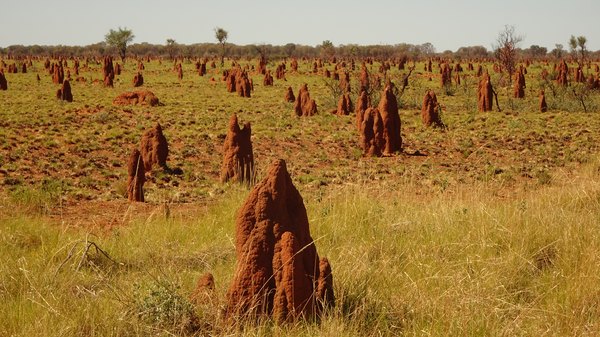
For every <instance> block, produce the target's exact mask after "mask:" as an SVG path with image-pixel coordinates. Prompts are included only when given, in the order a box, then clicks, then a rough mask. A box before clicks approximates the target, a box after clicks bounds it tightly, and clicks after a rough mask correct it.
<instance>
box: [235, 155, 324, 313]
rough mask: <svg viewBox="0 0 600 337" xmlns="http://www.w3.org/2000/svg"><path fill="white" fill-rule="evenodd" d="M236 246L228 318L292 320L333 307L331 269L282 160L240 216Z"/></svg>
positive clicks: (237, 220)
mask: <svg viewBox="0 0 600 337" xmlns="http://www.w3.org/2000/svg"><path fill="white" fill-rule="evenodd" d="M235 247H236V257H237V267H236V272H235V274H234V278H233V281H232V283H231V286H230V287H229V291H228V292H227V307H226V314H227V315H228V316H234V317H239V318H251V317H260V316H272V317H273V318H274V319H275V320H277V321H279V322H283V321H293V320H295V319H298V318H311V317H316V316H319V315H320V314H321V313H322V310H323V308H325V307H330V306H333V305H334V294H333V278H332V274H331V266H330V265H329V262H328V261H327V259H319V256H318V254H317V249H316V247H315V244H314V241H313V239H312V238H311V236H310V230H309V224H308V216H307V213H306V208H305V207H304V202H303V200H302V196H301V195H300V193H299V192H298V190H297V189H296V187H295V186H294V184H293V183H292V179H291V178H290V175H289V173H288V171H287V167H286V164H285V162H284V161H283V160H278V161H275V162H274V163H273V164H272V165H271V167H270V169H269V172H268V175H267V177H266V178H265V179H264V180H263V181H261V182H260V183H258V184H257V185H256V186H255V187H254V188H253V189H252V191H251V192H250V195H249V196H248V198H247V199H246V202H245V203H244V205H243V206H242V208H241V209H240V211H239V212H238V215H237V219H236V245H235Z"/></svg>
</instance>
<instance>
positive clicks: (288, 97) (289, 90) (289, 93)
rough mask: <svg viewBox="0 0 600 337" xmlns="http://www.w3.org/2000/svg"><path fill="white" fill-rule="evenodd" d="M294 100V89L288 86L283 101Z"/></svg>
mask: <svg viewBox="0 0 600 337" xmlns="http://www.w3.org/2000/svg"><path fill="white" fill-rule="evenodd" d="M295 100H296V96H294V90H292V87H288V88H287V91H286V93H285V101H286V102H288V103H294V101H295Z"/></svg>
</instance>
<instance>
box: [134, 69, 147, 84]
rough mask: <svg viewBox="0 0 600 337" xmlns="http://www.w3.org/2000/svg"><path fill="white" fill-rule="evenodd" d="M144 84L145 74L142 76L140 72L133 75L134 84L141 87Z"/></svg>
mask: <svg viewBox="0 0 600 337" xmlns="http://www.w3.org/2000/svg"><path fill="white" fill-rule="evenodd" d="M142 85H144V76H142V73H140V72H138V73H137V74H135V76H133V86H134V87H141V86H142Z"/></svg>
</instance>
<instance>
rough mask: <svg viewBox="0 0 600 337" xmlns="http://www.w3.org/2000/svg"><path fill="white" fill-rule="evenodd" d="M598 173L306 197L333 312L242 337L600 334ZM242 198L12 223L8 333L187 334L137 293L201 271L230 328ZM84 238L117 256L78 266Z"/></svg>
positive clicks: (6, 229)
mask: <svg viewBox="0 0 600 337" xmlns="http://www.w3.org/2000/svg"><path fill="white" fill-rule="evenodd" d="M598 167H600V165H599V164H598V162H595V163H594V164H590V165H588V166H586V168H585V169H584V170H582V171H581V172H579V173H580V174H579V176H578V177H577V178H576V179H575V180H574V181H570V182H569V184H565V185H564V186H556V185H554V186H547V187H540V188H538V189H536V190H535V191H531V192H522V193H519V194H517V195H514V196H513V197H512V198H510V199H505V198H501V197H495V196H493V193H492V191H490V190H488V189H487V188H486V187H485V186H486V185H485V184H482V185H472V186H470V187H465V188H460V189H454V190H447V191H444V192H440V194H439V195H436V196H433V197H415V195H414V193H411V192H410V189H409V188H407V189H406V190H396V191H392V190H387V189H383V188H381V186H376V187H373V186H369V185H364V186H347V187H344V188H340V189H337V190H335V191H331V192H326V193H324V194H323V195H321V196H319V197H318V198H316V196H315V195H312V194H309V195H308V197H307V196H306V195H305V202H306V203H307V210H308V215H309V219H310V223H311V231H312V236H313V238H314V239H315V241H316V244H317V247H318V251H319V254H320V255H322V256H327V257H328V258H329V260H330V261H331V264H332V267H333V272H334V284H335V292H336V297H337V305H336V307H335V308H334V309H332V310H331V312H328V313H327V314H326V316H325V317H324V319H323V321H322V322H321V323H320V324H318V325H317V324H314V323H297V324H294V325H291V326H277V325H274V324H273V323H269V322H265V323H263V324H262V325H261V326H258V327H252V326H249V327H246V328H245V329H246V330H245V334H247V335H256V336H258V335H264V334H265V333H268V334H275V335H286V336H288V335H289V336H314V335H319V336H321V335H325V336H327V335H348V336H378V335H422V334H430V335H436V336H443V335H467V336H489V335H530V336H539V335H544V334H551V335H572V334H576V335H580V334H586V333H593V331H597V329H598V327H599V324H600V320H599V319H598V317H599V314H600V312H599V310H600V309H599V308H600V307H598V300H597V296H598V291H597V288H598V287H599V286H600V278H599V277H598V275H600V267H599V266H600V264H599V263H598V260H599V259H600V257H599V255H598V251H600V236H599V235H598V233H597V229H598V215H599V214H600V172H599V170H598ZM246 194H247V190H245V189H242V188H237V187H235V186H231V187H230V188H228V189H227V190H226V191H225V192H224V193H223V194H221V195H220V196H219V197H217V198H216V200H215V203H214V204H212V205H210V207H207V208H206V209H197V210H194V211H191V214H187V213H177V212H175V211H174V210H170V211H169V212H167V211H165V208H164V207H165V206H157V207H156V208H155V209H154V210H152V211H151V212H150V215H149V216H148V217H147V218H133V219H132V220H130V221H126V222H125V223H124V224H122V225H120V226H118V227H116V228H113V229H112V230H110V231H102V230H91V229H86V228H74V227H72V226H70V224H68V223H66V224H63V225H60V226H59V225H55V224H49V223H47V222H46V221H45V220H44V218H43V217H26V216H20V215H17V216H14V217H12V218H10V219H5V220H4V221H3V225H2V227H1V230H0V240H1V241H2V242H1V245H0V254H1V255H2V256H3V259H2V262H1V263H0V284H1V285H2V286H1V287H0V301H1V302H2V303H3V304H2V305H1V306H0V317H1V318H2V319H0V334H2V335H28V336H42V335H43V336H59V335H86V336H104V335H147V334H151V335H166V334H168V331H171V332H173V333H181V331H182V330H177V328H176V327H174V326H171V325H169V324H166V325H165V324H164V323H162V324H160V325H156V324H155V323H152V322H153V321H149V320H146V319H142V318H139V317H138V316H136V314H135V312H136V310H138V308H139V302H140V301H146V302H150V303H163V302H156V300H150V299H148V298H147V297H144V296H147V295H144V294H145V293H141V294H140V292H139V291H137V292H136V290H135V289H136V288H139V287H142V289H146V288H148V287H153V286H154V287H155V286H156V285H157V284H168V285H171V286H170V287H168V288H167V290H161V291H162V292H158V295H156V294H155V296H167V295H165V293H164V292H166V294H169V296H172V295H173V294H176V295H177V296H179V298H181V299H187V298H189V296H190V294H191V293H192V291H193V288H194V285H195V282H196V280H197V279H198V277H199V276H200V275H202V274H203V273H205V272H211V273H213V274H214V275H215V279H216V290H215V294H214V298H213V300H212V302H211V303H210V305H207V304H201V305H198V306H195V307H194V310H195V312H196V314H197V316H198V317H200V319H201V320H202V321H201V323H202V324H203V326H204V329H207V330H206V332H207V333H212V334H217V335H228V334H232V333H235V331H236V330H235V329H234V328H232V327H231V326H230V325H229V324H227V322H224V321H223V319H222V318H221V316H220V310H222V308H223V306H224V305H225V293H226V291H227V287H228V285H229V282H230V281H231V275H232V273H233V268H234V265H235V253H234V245H233V241H234V238H233V233H234V221H235V219H234V216H235V211H236V210H237V209H238V208H239V207H240V205H241V203H242V202H243V199H244V197H245V195H246ZM171 207H172V206H171ZM166 214H169V215H168V217H167V215H166ZM190 215H191V216H190ZM85 240H88V241H92V242H94V243H96V244H97V245H98V247H100V248H101V249H102V250H103V251H104V252H106V253H107V254H108V255H109V256H110V259H108V258H107V257H106V256H104V255H103V254H102V253H99V252H97V251H96V250H94V249H93V248H92V249H90V251H89V252H88V255H87V256H86V257H87V258H86V259H83V262H81V259H82V256H83V248H84V246H85V245H84V244H85ZM77 242H79V243H77ZM73 247H75V248H74V249H73V250H72V251H71V249H72V248H73ZM70 251H71V258H68V257H69V252H70ZM111 259H112V260H114V262H113V261H111ZM80 264H81V266H80ZM78 267H79V269H78ZM157 282H158V283H157ZM161 294H162V295H161ZM136 296H137V297H136ZM172 310H174V309H172ZM56 327H60V329H57V328H56Z"/></svg>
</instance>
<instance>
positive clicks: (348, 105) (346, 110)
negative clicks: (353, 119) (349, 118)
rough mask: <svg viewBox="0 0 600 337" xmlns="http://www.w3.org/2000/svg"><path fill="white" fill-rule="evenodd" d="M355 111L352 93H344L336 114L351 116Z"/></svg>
mask: <svg viewBox="0 0 600 337" xmlns="http://www.w3.org/2000/svg"><path fill="white" fill-rule="evenodd" d="M353 110H354V105H353V104H352V99H351V98H350V93H349V92H346V93H344V94H343V95H342V96H341V97H340V99H339V101H338V105H337V110H336V114H337V115H339V116H344V115H349V114H350V113H351V112H352V111H353Z"/></svg>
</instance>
